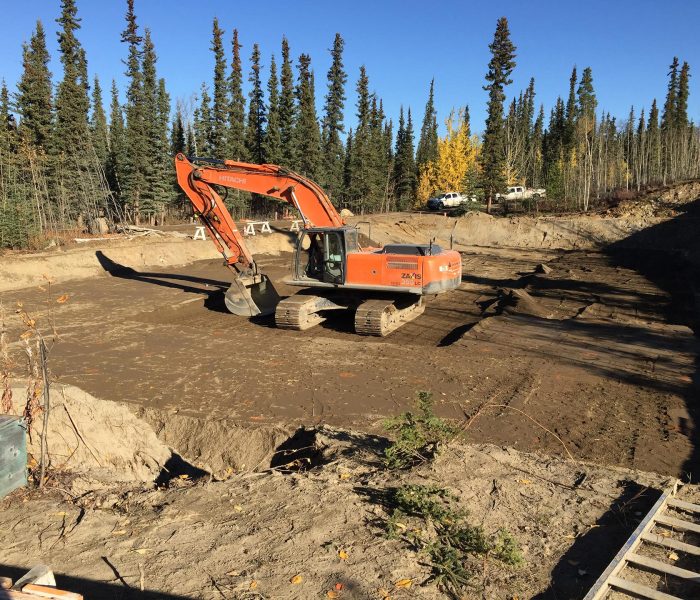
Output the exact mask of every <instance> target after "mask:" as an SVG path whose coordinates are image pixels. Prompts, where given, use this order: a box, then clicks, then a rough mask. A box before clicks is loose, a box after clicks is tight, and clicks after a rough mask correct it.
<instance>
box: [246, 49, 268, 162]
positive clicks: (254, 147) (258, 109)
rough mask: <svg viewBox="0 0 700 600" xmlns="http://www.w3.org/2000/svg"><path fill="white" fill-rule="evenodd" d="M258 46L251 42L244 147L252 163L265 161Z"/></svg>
mask: <svg viewBox="0 0 700 600" xmlns="http://www.w3.org/2000/svg"><path fill="white" fill-rule="evenodd" d="M260 68H261V67H260V48H259V47H258V45H257V44H253V53H252V54H251V56H250V75H249V76H248V81H249V82H250V86H251V87H250V93H249V95H248V125H247V127H246V148H247V150H248V156H249V157H250V160H251V161H252V162H254V163H258V164H262V163H264V162H265V123H266V122H267V112H266V109H265V97H264V95H263V89H262V80H261V78H260Z"/></svg>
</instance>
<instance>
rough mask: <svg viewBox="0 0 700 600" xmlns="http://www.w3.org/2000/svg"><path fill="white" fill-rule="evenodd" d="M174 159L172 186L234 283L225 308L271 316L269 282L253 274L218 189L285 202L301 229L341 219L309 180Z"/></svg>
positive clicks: (274, 169)
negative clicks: (183, 197)
mask: <svg viewBox="0 0 700 600" xmlns="http://www.w3.org/2000/svg"><path fill="white" fill-rule="evenodd" d="M193 160H195V163H196V164H195V163H193V162H190V160H188V159H187V157H186V156H185V155H184V154H182V153H180V154H178V155H177V156H176V157H175V170H176V172H177V182H178V184H179V185H180V187H181V188H182V190H183V191H184V192H185V194H186V195H187V197H188V198H189V200H190V202H191V203H192V205H193V206H194V208H195V211H196V212H197V214H198V215H199V217H200V219H201V220H202V223H203V224H204V225H205V227H206V228H207V229H208V230H209V234H210V236H211V239H212V240H213V242H214V244H215V245H216V247H217V248H218V250H219V252H221V254H222V255H223V256H224V259H225V260H226V265H227V266H228V267H229V268H230V269H231V270H232V271H233V272H234V275H235V277H234V281H233V284H232V285H231V288H230V289H229V290H228V292H227V293H226V305H227V307H228V308H229V310H231V312H234V313H235V314H240V315H245V316H255V315H259V314H270V313H272V312H274V307H275V305H276V304H277V302H278V301H279V296H278V295H277V292H276V291H275V290H274V287H273V286H272V283H271V282H270V281H269V279H268V278H267V277H266V276H265V275H263V274H261V273H259V272H258V268H257V265H256V264H255V260H254V259H253V256H252V254H251V253H250V250H249V249H248V247H247V246H246V244H245V241H244V238H243V236H242V235H241V233H240V231H239V230H238V228H237V227H236V224H235V223H234V222H233V219H232V218H231V214H230V213H229V211H228V209H227V208H226V205H225V204H224V201H223V200H222V198H221V197H220V195H219V194H218V193H217V190H216V188H217V187H224V188H230V189H236V190H242V191H246V192H251V193H254V194H262V195H265V196H269V197H271V198H276V199H278V200H282V201H285V202H288V203H289V204H291V205H292V206H294V207H295V208H296V209H297V210H298V211H299V214H300V215H301V218H302V220H303V222H304V227H305V228H309V227H341V226H342V225H343V220H342V219H341V217H340V215H339V214H338V212H337V211H336V210H335V207H334V206H333V204H332V203H331V201H330V199H329V198H328V196H326V194H325V192H324V191H323V190H322V189H321V188H320V187H319V186H318V185H316V184H315V183H314V182H313V181H311V180H309V179H306V178H305V177H302V176H301V175H298V174H296V173H293V172H291V171H287V170H285V169H283V168H282V167H278V166H276V165H255V164H249V163H242V162H236V161H231V160H212V159H193Z"/></svg>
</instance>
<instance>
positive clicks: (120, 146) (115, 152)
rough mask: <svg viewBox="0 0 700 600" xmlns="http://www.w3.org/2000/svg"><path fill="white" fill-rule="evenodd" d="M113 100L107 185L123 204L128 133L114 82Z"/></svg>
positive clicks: (110, 110)
mask: <svg viewBox="0 0 700 600" xmlns="http://www.w3.org/2000/svg"><path fill="white" fill-rule="evenodd" d="M111 94H112V100H111V103H110V108H109V154H108V157H107V168H106V174H107V183H108V184H109V189H110V190H112V193H113V194H114V197H115V198H116V199H117V200H119V201H120V203H123V200H122V198H121V190H122V186H121V177H122V175H123V174H124V165H125V163H126V154H127V151H126V132H125V126H124V112H123V111H122V107H121V104H119V90H118V89H117V82H116V81H114V79H113V80H112V92H111Z"/></svg>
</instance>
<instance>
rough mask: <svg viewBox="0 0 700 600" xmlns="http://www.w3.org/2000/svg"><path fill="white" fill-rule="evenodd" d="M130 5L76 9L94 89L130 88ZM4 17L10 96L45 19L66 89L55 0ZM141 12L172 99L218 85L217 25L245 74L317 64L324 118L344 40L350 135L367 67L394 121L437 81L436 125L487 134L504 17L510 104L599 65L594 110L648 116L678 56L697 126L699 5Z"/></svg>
mask: <svg viewBox="0 0 700 600" xmlns="http://www.w3.org/2000/svg"><path fill="white" fill-rule="evenodd" d="M125 5H126V2H125V0H123V1H122V0H78V11H79V16H81V17H82V29H81V30H80V31H79V33H78V35H79V38H80V40H81V42H82V43H83V45H84V47H85V49H86V52H87V57H88V64H89V70H90V74H91V77H92V75H94V74H95V73H97V75H98V76H99V77H100V80H101V82H102V86H103V89H105V90H108V89H109V85H110V80H111V79H112V78H116V80H117V82H118V84H119V85H120V88H121V89H122V90H124V89H125V82H124V77H123V71H124V66H123V64H122V62H121V61H122V59H123V58H124V57H125V54H126V48H125V45H124V44H121V43H120V41H119V36H120V32H121V30H122V29H123V27H124V20H123V15H124V11H125ZM2 8H3V10H2V14H3V20H4V22H5V25H4V27H3V30H4V31H3V36H2V37H0V56H2V63H1V66H0V77H4V78H5V80H6V81H7V83H8V85H10V86H11V87H12V88H14V85H15V83H16V82H17V79H18V78H19V75H20V71H21V44H22V42H23V41H25V40H27V39H28V38H29V36H30V35H31V32H32V29H33V28H34V23H35V21H36V19H41V20H42V21H43V23H44V26H45V28H46V29H47V36H48V42H49V50H50V52H51V54H52V57H53V62H52V64H51V69H52V71H53V73H54V77H55V78H57V77H58V76H59V75H60V72H61V71H60V63H59V62H58V57H57V41H56V35H55V31H56V23H55V21H54V19H55V18H56V16H57V15H58V14H59V11H60V2H59V0H37V1H35V2H23V3H20V2H17V1H16V0H2ZM136 12H137V17H138V21H139V25H140V26H141V27H149V28H150V29H151V30H152V36H153V39H154V42H155V46H156V51H157V53H158V56H159V62H158V70H159V75H161V76H164V77H165V78H166V81H167V84H168V89H169V91H170V93H171V96H172V97H173V99H176V98H182V99H189V98H191V96H192V94H193V93H195V92H196V91H197V90H198V89H199V86H200V84H201V82H202V81H205V80H206V81H207V82H209V81H210V79H211V74H212V68H213V59H212V56H211V52H210V51H209V46H210V40H211V22H212V18H213V17H214V16H218V17H219V20H220V23H221V26H222V27H223V28H224V29H225V31H226V47H227V52H228V51H229V50H230V35H231V31H232V29H233V28H234V27H236V28H238V30H239V34H240V38H241V42H242V43H243V46H244V48H243V56H244V69H245V71H246V75H247V71H248V65H249V62H248V58H249V56H250V51H251V48H252V44H253V43H254V42H258V43H259V44H260V46H261V51H262V55H263V57H264V65H265V66H267V65H268V64H269V60H270V55H271V54H272V53H275V54H276V55H277V58H278V62H279V46H280V40H281V38H282V35H286V36H287V38H288V39H289V42H290V46H291V49H292V54H293V55H294V56H295V57H296V56H298V55H299V53H301V52H306V53H309V54H311V57H312V65H313V67H314V70H315V73H316V92H317V97H318V103H319V108H320V106H321V105H322V101H323V95H324V94H325V77H326V72H327V70H328V67H329V64H330V56H329V53H328V49H329V48H330V46H331V44H332V41H333V36H334V34H335V32H336V31H337V32H340V33H341V35H342V36H343V37H344V39H345V42H346V47H345V55H344V60H345V67H346V71H347V72H348V74H349V81H348V101H347V105H346V121H347V124H348V125H350V126H351V125H352V124H353V122H354V102H355V94H354V85H355V81H356V79H357V73H358V69H359V67H360V65H361V64H365V65H366V67H367V71H368V74H369V78H370V85H371V88H372V89H373V90H374V91H376V92H377V94H378V95H379V96H380V97H381V98H383V100H384V105H385V109H386V112H387V114H388V115H389V116H390V117H392V118H393V119H394V122H396V120H397V117H398V112H399V106H400V105H402V104H403V105H404V106H405V107H407V106H410V107H411V108H412V110H413V114H414V121H416V125H417V127H419V126H420V120H421V118H422V115H423V109H424V106H425V101H426V98H427V91H428V86H429V82H430V79H431V78H432V77H435V82H436V83H435V85H436V104H437V108H438V119H439V120H440V122H442V121H443V120H444V118H445V117H446V116H447V114H448V112H449V111H450V109H451V107H453V106H461V105H464V104H469V106H470V109H471V114H472V128H473V129H474V130H476V131H481V130H482V128H483V121H484V114H485V103H486V93H485V92H484V91H483V89H482V86H483V83H484V74H485V72H486V65H487V63H488V60H489V52H488V44H489V42H490V41H491V39H492V36H493V32H494V28H495V24H496V20H497V18H498V17H500V16H502V15H505V16H507V17H508V19H509V22H510V29H511V34H512V39H513V41H514V43H515V44H516V46H517V48H518V50H517V55H518V56H517V59H516V60H517V67H516V69H515V71H514V72H513V80H514V81H513V84H512V85H511V86H510V87H509V88H508V90H507V91H508V95H509V97H510V96H512V95H516V94H517V93H518V92H519V91H520V90H521V89H523V88H525V87H526V86H527V83H528V81H529V78H530V77H531V76H532V77H535V81H536V92H537V101H538V103H539V102H543V103H544V105H545V110H546V111H547V115H548V114H549V109H550V108H551V106H552V104H553V103H554V101H555V100H556V97H557V95H560V94H561V95H565V94H566V93H567V89H568V78H569V75H570V72H571V68H572V66H573V65H574V64H576V65H577V66H578V67H579V73H580V71H581V69H582V68H583V67H585V66H590V67H592V69H593V77H594V85H595V89H596V92H597V95H598V101H599V107H600V108H602V109H605V110H607V111H610V112H611V113H613V114H615V115H617V116H618V117H620V118H625V117H626V115H627V114H628V111H629V107H630V105H631V104H634V105H635V107H637V108H639V107H642V106H644V107H646V108H647V109H648V107H649V105H650V104H651V100H652V98H654V97H656V98H658V99H659V102H660V103H661V104H662V103H663V97H664V95H665V91H666V83H667V71H668V65H669V63H670V62H671V59H672V58H673V56H674V55H677V56H679V57H680V59H681V61H683V60H687V61H688V62H689V63H690V66H691V75H692V77H691V94H690V106H689V112H690V116H691V118H693V119H695V120H696V121H700V36H699V35H698V24H699V23H700V1H698V0H665V1H664V2H659V1H658V0H624V1H623V0H618V1H611V0H608V1H600V0H587V1H585V2H578V3H570V2H563V1H561V0H560V1H556V0H545V1H540V2H536V1H532V0H531V1H529V2H525V1H523V0H519V1H516V0H512V1H511V0H509V1H501V2H497V1H491V2H470V1H466V0H462V1H459V0H450V1H439V0H433V2H426V1H425V0H423V1H418V0H403V1H402V0H390V1H381V0H375V1H374V2H368V1H366V0H355V1H345V0H338V1H335V2H333V1H331V2H324V1H322V0H291V1H290V0H287V1H286V2H283V1H279V0H266V1H265V2H262V1H258V2H239V1H236V0H218V1H216V0H199V1H197V2H192V1H191V0H190V1H183V0H136ZM8 25H9V26H8ZM264 77H265V80H266V79H267V73H265V74H264ZM246 83H247V82H246ZM105 102H108V98H105Z"/></svg>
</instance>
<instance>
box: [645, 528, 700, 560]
mask: <svg viewBox="0 0 700 600" xmlns="http://www.w3.org/2000/svg"><path fill="white" fill-rule="evenodd" d="M642 539H643V540H644V541H645V542H649V543H650V544H656V545H657V546H663V547H664V548H672V549H673V550H679V551H680V552H685V553H686V554H692V555H693V556H700V546H693V545H692V544H686V543H685V542H681V541H680V540H674V539H673V538H669V537H664V536H663V535H658V534H656V533H645V534H644V535H643V536H642Z"/></svg>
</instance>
